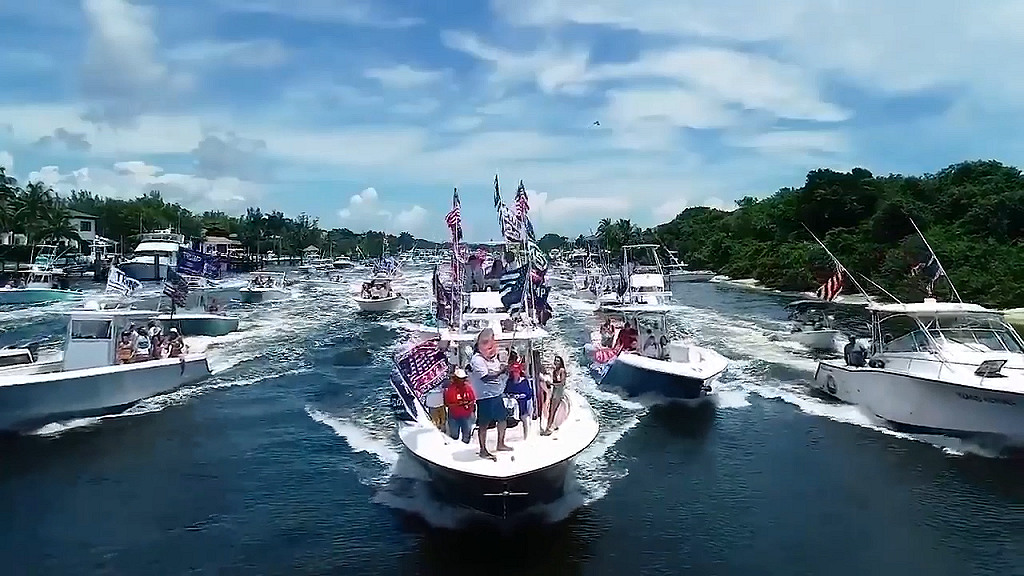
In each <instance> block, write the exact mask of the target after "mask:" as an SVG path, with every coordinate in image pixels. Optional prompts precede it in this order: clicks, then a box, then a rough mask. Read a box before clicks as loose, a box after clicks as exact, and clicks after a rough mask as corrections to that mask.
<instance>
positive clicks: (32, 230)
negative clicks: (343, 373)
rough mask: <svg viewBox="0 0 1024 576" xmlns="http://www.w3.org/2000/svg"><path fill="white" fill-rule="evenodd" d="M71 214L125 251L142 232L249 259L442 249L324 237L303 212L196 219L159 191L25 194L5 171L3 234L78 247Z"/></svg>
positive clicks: (253, 211) (210, 214) (341, 232)
mask: <svg viewBox="0 0 1024 576" xmlns="http://www.w3.org/2000/svg"><path fill="white" fill-rule="evenodd" d="M70 210H77V211H79V212H84V213H86V214H89V215H92V216H95V217H96V218H97V223H96V233H97V234H98V235H100V236H103V237H105V238H108V239H110V240H113V241H115V242H118V243H119V246H121V247H122V250H124V251H126V252H127V251H130V249H131V248H132V247H133V246H134V244H135V242H137V240H138V236H139V234H141V233H142V232H148V231H153V230H160V229H166V228H171V229H174V230H177V231H180V232H181V233H182V234H184V235H185V236H186V237H188V238H203V237H209V236H220V237H226V238H231V239H235V240H238V241H239V242H240V243H241V245H242V247H243V248H244V249H245V250H246V251H247V252H248V253H250V254H265V253H267V252H274V253H276V254H280V255H284V256H298V255H301V253H302V250H303V249H304V248H306V247H307V246H316V247H317V248H319V249H320V251H321V253H323V254H325V255H326V254H331V253H333V254H334V255H357V254H358V253H359V252H362V253H363V254H365V255H368V256H376V255H379V254H381V253H382V251H384V250H385V242H386V251H387V252H389V253H395V252H398V251H402V250H410V249H412V248H413V247H418V248H427V249H430V248H436V247H437V246H438V244H436V243H434V242H430V241H428V240H422V239H419V238H415V237H413V236H412V235H411V234H409V233H407V232H402V233H400V234H398V235H394V234H387V233H384V232H379V231H368V232H363V233H357V232H353V231H352V230H349V229H348V228H333V229H329V230H326V229H323V228H321V227H320V223H319V220H318V219H317V218H314V217H311V216H309V215H308V214H305V213H302V214H299V215H298V216H296V217H294V218H292V217H288V216H285V215H284V213H282V212H280V211H276V210H275V211H270V212H263V211H262V209H260V208H255V207H252V208H248V209H247V210H246V213H245V214H243V215H240V216H232V215H229V214H226V213H224V212H219V211H206V212H202V213H194V212H192V211H190V210H189V209H187V208H185V207H183V206H181V205H180V204H178V203H176V202H168V201H166V200H164V198H163V197H162V196H161V194H160V192H159V191H158V190H153V191H150V192H149V193H147V194H144V195H141V196H139V197H137V198H133V199H120V198H109V197H104V196H99V195H97V194H94V193H92V192H89V191H88V190H72V191H71V193H70V194H68V195H67V196H66V197H63V196H61V195H59V194H57V193H56V192H54V190H53V189H52V188H51V187H49V186H46V185H45V184H43V183H42V182H29V183H28V184H26V185H25V186H24V187H22V186H20V185H19V183H18V181H17V180H16V179H14V178H13V177H11V176H8V175H7V173H6V170H5V169H4V167H2V166H0V232H3V231H6V232H13V233H15V234H24V235H25V236H26V238H27V240H28V244H29V245H30V246H31V245H33V244H38V243H43V242H59V241H70V242H78V240H79V235H78V232H77V230H75V228H74V227H73V226H71V224H70V218H71V213H70V212H69V211H70Z"/></svg>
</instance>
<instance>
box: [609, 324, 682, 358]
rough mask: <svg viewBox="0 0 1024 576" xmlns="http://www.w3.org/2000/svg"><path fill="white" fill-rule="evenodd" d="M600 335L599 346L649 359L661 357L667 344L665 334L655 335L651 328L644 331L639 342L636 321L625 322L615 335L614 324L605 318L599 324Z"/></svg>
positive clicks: (639, 334)
mask: <svg viewBox="0 0 1024 576" xmlns="http://www.w3.org/2000/svg"><path fill="white" fill-rule="evenodd" d="M600 333H601V346H604V347H605V348H614V349H615V350H617V351H619V352H639V353H640V354H643V355H644V356H647V357H650V358H661V357H663V356H664V354H665V348H666V347H667V346H668V344H669V339H668V337H667V336H666V335H665V334H660V335H656V334H655V333H654V329H653V328H647V329H646V330H644V332H643V340H642V341H641V331H640V327H639V322H638V321H636V320H634V321H633V322H630V321H628V320H627V321H625V323H624V324H623V326H622V327H621V328H619V329H618V334H617V335H616V327H615V324H614V323H613V322H612V319H611V318H606V319H605V321H604V323H603V324H601V328H600ZM641 342H642V343H641Z"/></svg>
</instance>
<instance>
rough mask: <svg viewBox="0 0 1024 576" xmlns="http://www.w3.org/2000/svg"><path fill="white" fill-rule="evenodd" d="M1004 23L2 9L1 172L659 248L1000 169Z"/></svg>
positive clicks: (755, 5) (481, 3)
mask: <svg viewBox="0 0 1024 576" xmlns="http://www.w3.org/2000/svg"><path fill="white" fill-rule="evenodd" d="M1022 29H1024V10H1021V9H1020V6H1019V2H1018V1H1017V0H988V1H986V2H976V3H971V2H963V1H961V0H956V1H950V0H932V1H929V2H920V1H914V2H911V1H907V0H861V1H858V2H839V1H837V0H786V1H785V2H767V1H758V0H747V1H740V0H716V1H712V0H707V1H690V0H665V1H655V0H628V1H627V0H472V1H470V0H452V1H450V2H422V1H413V0H372V1H371V0H173V1H171V0H164V1H160V2H157V1H154V0H148V1H144V0H131V1H129V0H80V1H79V0H32V1H31V2H3V3H2V4H0V53H2V54H3V55H4V56H3V57H2V58H0V165H4V166H6V167H7V169H8V172H9V173H11V174H12V175H14V176H15V177H17V178H18V179H19V180H21V181H22V182H24V181H26V180H33V181H35V180H41V181H43V182H45V183H47V184H49V185H51V186H53V187H54V189H55V190H57V191H58V192H63V193H66V192H67V191H69V190H71V189H76V188H77V189H88V190H91V191H93V192H95V193H98V194H102V195H107V196H115V197H134V196H137V195H139V194H140V193H144V192H146V191H148V190H152V189H159V190H161V192H162V193H163V195H164V197H165V198H166V199H168V200H171V201H178V202H181V203H182V204H183V205H185V206H186V207H188V208H190V209H192V210H195V211H204V210H221V211H224V212H227V213H230V214H241V213H243V212H244V211H245V208H246V207H248V206H259V207H261V208H262V209H263V210H264V211H269V210H281V211H283V212H285V213H286V214H289V215H292V216H294V215H297V214H298V213H300V212H306V213H308V214H310V215H311V216H313V217H316V218H318V219H319V221H320V224H321V226H323V227H327V228H332V227H348V228H350V229H353V230H356V231H362V230H366V229H374V230H386V231H389V232H393V233H397V232H399V231H403V230H407V231H409V232H411V233H413V234H415V235H418V236H421V237H427V238H433V239H441V238H444V237H445V236H446V232H445V225H444V214H445V213H446V212H447V211H448V209H449V208H450V206H451V196H452V194H451V193H452V189H453V187H458V189H459V192H460V196H461V198H462V213H463V218H464V223H465V230H466V236H467V238H468V239H469V240H472V241H481V240H488V239H491V238H495V237H497V236H498V235H499V232H498V224H497V220H496V217H495V213H494V210H493V205H492V195H493V179H494V174H495V173H498V174H499V175H500V178H501V182H502V191H503V196H504V198H505V199H506V200H507V201H511V199H512V197H513V194H514V192H515V189H516V187H517V185H518V183H519V180H523V181H524V183H525V185H526V187H527V189H528V190H529V191H530V203H531V217H532V219H533V220H534V224H535V226H536V228H537V230H538V232H539V233H541V234H543V233H547V232H555V233H559V234H564V235H567V236H575V235H577V234H581V233H583V234H586V233H589V232H590V231H591V230H592V229H593V228H594V227H596V223H597V221H598V220H599V219H601V218H604V217H611V218H631V219H633V221H634V222H636V223H638V224H640V225H642V226H651V225H654V224H658V223H661V222H665V221H668V220H670V219H671V218H672V217H674V216H675V215H676V214H677V213H678V212H679V211H681V210H682V209H684V208H686V207H688V206H714V207H718V208H724V209H731V208H733V207H734V206H735V204H734V202H735V200H737V199H739V198H742V197H744V196H766V195H769V194H771V193H773V192H774V191H776V190H777V189H778V188H780V187H783V186H799V185H801V184H802V183H803V181H804V178H805V176H806V173H807V171H808V170H812V169H815V168H819V167H827V168H833V169H837V170H848V169H850V168H853V167H856V166H861V167H864V168H867V169H868V170H871V171H872V172H873V173H875V174H888V173H904V174H920V173H927V172H935V171H938V170H940V169H942V168H944V167H945V166H947V165H949V164H952V163H955V162H959V161H962V160H968V159H996V160H1000V161H1002V162H1005V163H1008V164H1016V165H1020V164H1024V139H1022V138H1021V137H1020V136H1019V134H1021V133H1022V128H1024V116H1022V115H1021V112H1022V110H1021V109H1022V107H1024V80H1022V78H1024V59H1022V58H1020V57H1019V55H1020V54H1022V53H1024V34H1020V33H1019V31H1020V30H1022Z"/></svg>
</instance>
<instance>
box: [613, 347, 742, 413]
mask: <svg viewBox="0 0 1024 576" xmlns="http://www.w3.org/2000/svg"><path fill="white" fill-rule="evenodd" d="M672 364H673V363H672V362H668V361H661V360H654V359H652V358H645V357H642V356H640V355H638V354H621V355H619V356H618V357H617V358H616V359H615V360H614V361H613V362H612V364H611V366H610V367H609V368H608V372H607V373H606V374H605V376H604V378H603V379H602V380H601V383H602V384H603V385H606V386H609V387H612V388H617V389H620V390H622V391H623V392H625V394H626V396H627V397H630V398H640V397H643V396H650V395H656V396H661V397H664V398H666V399H669V400H678V401H684V402H700V401H702V400H704V399H705V398H707V397H708V394H709V393H710V391H711V385H712V383H714V381H715V380H716V379H718V377H719V376H720V375H721V374H722V372H724V371H725V364H724V363H723V365H722V366H721V369H718V370H717V371H711V372H708V373H706V374H700V375H697V374H679V373H674V372H673V371H670V370H669V368H670V367H671V365H672ZM662 365H664V366H662ZM659 368H660V369H659Z"/></svg>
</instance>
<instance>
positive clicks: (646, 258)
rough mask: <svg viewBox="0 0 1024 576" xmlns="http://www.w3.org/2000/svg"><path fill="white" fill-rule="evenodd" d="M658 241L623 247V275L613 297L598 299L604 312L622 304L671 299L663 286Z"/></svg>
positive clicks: (656, 303) (658, 302)
mask: <svg viewBox="0 0 1024 576" xmlns="http://www.w3.org/2000/svg"><path fill="white" fill-rule="evenodd" d="M658 248H659V246H658V245H657V244H630V245H627V246H623V247H622V270H621V274H622V278H623V281H622V282H621V283H620V287H619V289H618V291H617V293H616V294H615V296H614V299H613V298H611V297H609V298H603V297H602V298H599V300H598V303H599V305H600V309H601V310H603V311H615V310H618V309H619V308H622V307H624V306H654V307H659V306H664V305H668V304H670V303H671V301H672V292H670V291H668V290H666V289H665V270H664V268H662V266H661V260H660V259H659V258H658Z"/></svg>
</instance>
